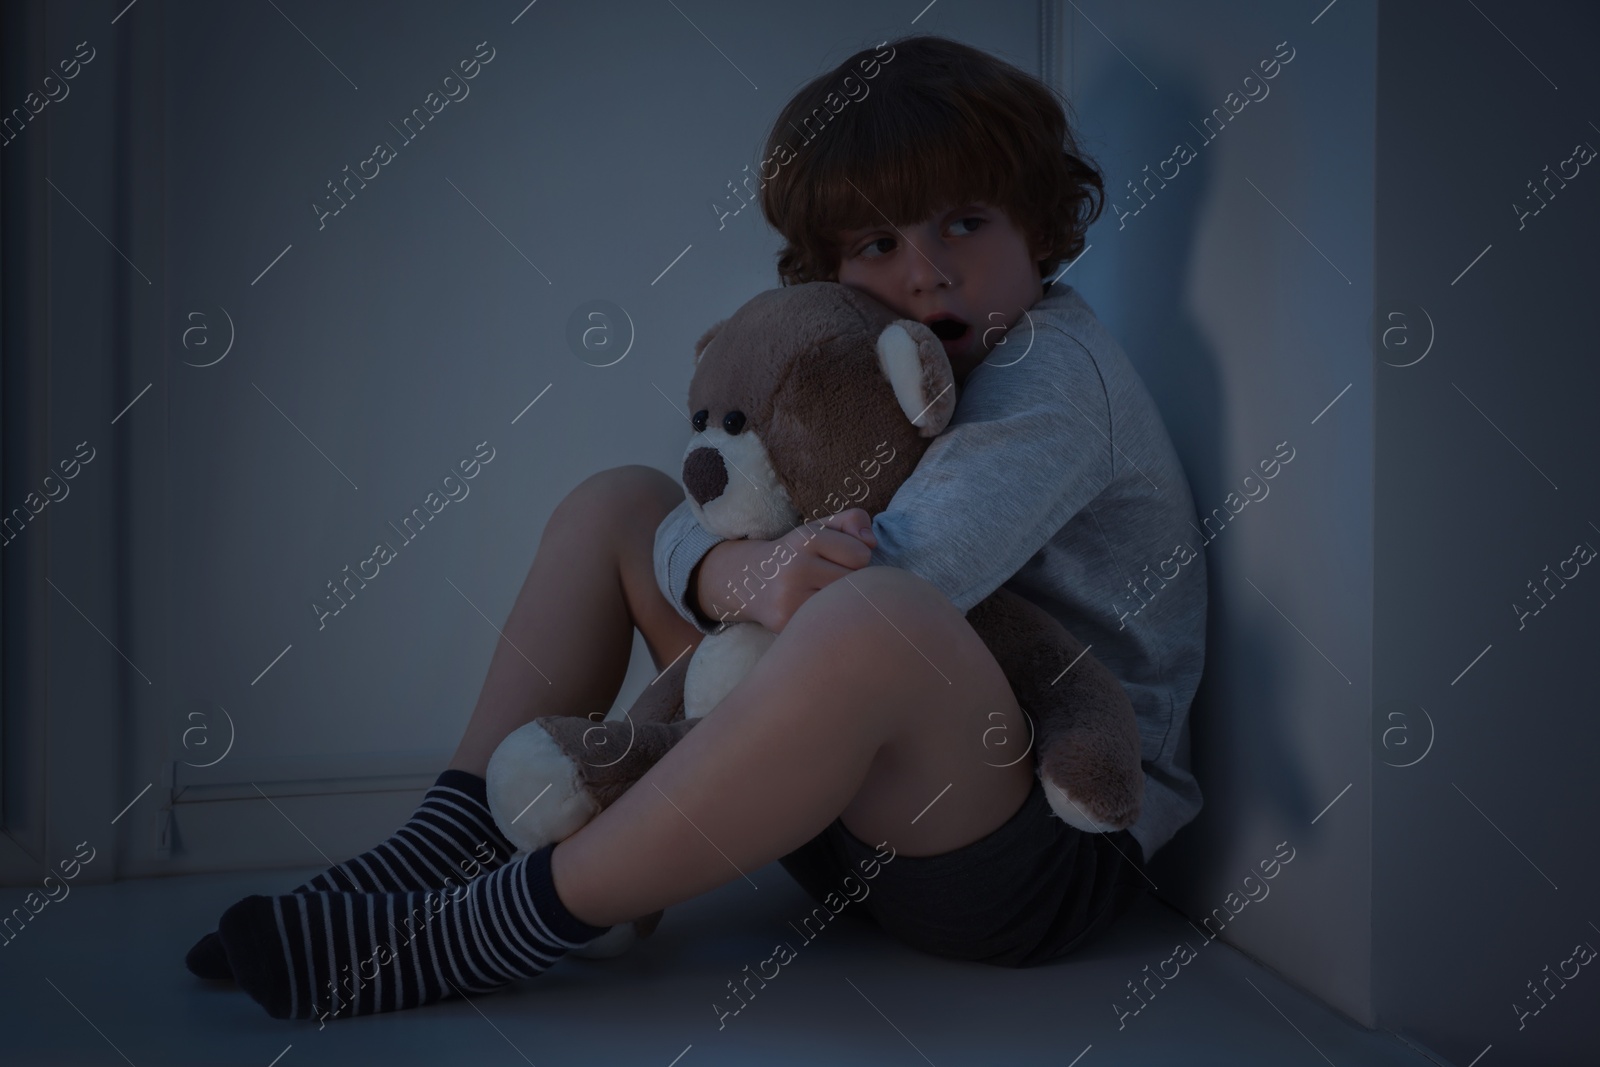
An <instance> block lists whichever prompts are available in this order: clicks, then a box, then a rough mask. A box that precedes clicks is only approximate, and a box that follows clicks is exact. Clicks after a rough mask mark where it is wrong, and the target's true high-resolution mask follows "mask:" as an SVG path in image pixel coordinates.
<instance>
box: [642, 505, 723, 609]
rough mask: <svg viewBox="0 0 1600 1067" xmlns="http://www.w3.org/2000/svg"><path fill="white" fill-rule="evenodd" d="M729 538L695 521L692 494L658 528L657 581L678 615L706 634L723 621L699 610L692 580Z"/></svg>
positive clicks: (656, 549)
mask: <svg viewBox="0 0 1600 1067" xmlns="http://www.w3.org/2000/svg"><path fill="white" fill-rule="evenodd" d="M725 540H727V538H724V537H718V536H717V535H716V534H714V533H710V532H708V531H707V530H706V529H705V527H703V526H701V525H700V524H699V523H698V522H697V521H695V517H694V512H693V511H691V510H690V508H689V498H688V497H685V498H684V499H683V500H682V501H681V502H679V504H678V506H677V507H675V508H673V509H672V510H671V511H669V512H667V517H666V518H664V519H662V520H661V525H660V526H658V527H656V543H655V568H656V584H657V585H658V586H660V587H661V593H662V595H663V596H665V597H666V598H667V600H668V602H670V603H671V604H672V606H673V607H674V608H676V609H677V611H678V614H679V615H682V616H683V617H684V618H685V619H687V620H689V622H690V623H691V624H693V625H694V627H695V629H697V630H699V631H700V632H701V633H703V634H711V633H716V632H717V630H718V629H720V628H721V626H722V623H721V622H720V621H718V620H716V619H708V618H707V617H706V616H704V615H702V614H700V613H699V611H698V610H697V609H698V608H699V607H700V605H699V603H698V602H697V601H696V599H695V596H694V585H693V582H692V579H693V578H694V577H695V576H696V573H697V569H698V567H699V565H700V562H701V561H702V560H704V559H705V557H706V554H707V553H709V552H710V551H711V550H712V549H713V548H714V547H716V546H717V545H719V544H721V543H722V542H723V541H725Z"/></svg>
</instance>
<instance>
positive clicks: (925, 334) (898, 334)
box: [877, 319, 956, 437]
mask: <svg viewBox="0 0 1600 1067" xmlns="http://www.w3.org/2000/svg"><path fill="white" fill-rule="evenodd" d="M877 349H878V368H879V369H880V370H882V371H883V376H884V377H885V378H887V379H888V380H889V385H890V386H892V387H893V389H894V398H895V400H897V401H899V403H900V410H901V411H903V412H905V416H906V418H907V419H908V420H910V422H911V425H913V426H915V427H916V428H917V433H918V434H919V435H920V436H922V437H935V436H937V435H938V434H939V433H940V432H941V431H942V430H943V429H944V428H945V426H946V425H948V424H949V422H950V416H951V415H952V414H954V413H955V409H956V379H955V372H953V371H952V370H951V369H950V357H948V356H946V355H945V352H944V345H942V344H940V343H939V338H938V336H937V335H935V334H934V332H933V331H932V330H930V329H928V327H926V326H924V325H923V324H922V323H920V322H917V321H916V320H915V319H896V320H895V321H894V322H891V323H890V324H889V325H887V326H885V327H884V328H883V332H882V333H880V334H879V335H878V342H877Z"/></svg>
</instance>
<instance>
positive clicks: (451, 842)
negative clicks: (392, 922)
mask: <svg viewBox="0 0 1600 1067" xmlns="http://www.w3.org/2000/svg"><path fill="white" fill-rule="evenodd" d="M486 790H487V785H486V783H485V781H484V779H483V778H482V777H480V776H479V775H476V774H473V773H472V772H471V771H459V770H454V769H446V770H445V771H444V773H442V774H440V775H439V778H438V781H436V782H434V784H433V787H432V788H431V789H429V790H428V792H427V794H426V795H425V796H424V797H423V798H422V803H421V804H420V805H419V806H418V807H417V810H416V811H415V812H413V813H412V815H411V818H409V819H407V820H406V822H405V825H403V826H401V827H400V829H398V830H396V831H395V832H394V834H393V835H392V836H391V837H390V838H389V839H388V840H387V841H384V842H382V843H380V844H378V845H375V846H374V847H372V848H370V849H368V850H367V851H365V852H363V853H361V855H359V856H356V857H354V858H353V859H349V860H346V861H345V862H344V863H340V864H336V865H335V866H333V867H329V868H328V869H327V870H325V871H323V872H322V873H321V874H319V875H317V876H316V877H315V878H313V879H311V880H310V881H309V882H303V883H301V884H300V885H297V886H295V887H294V888H293V889H292V890H290V892H292V893H320V892H331V893H346V892H351V893H399V892H404V891H407V890H424V889H442V888H444V887H445V886H446V885H451V884H456V883H460V882H466V881H470V880H471V879H472V878H475V877H477V876H478V875H479V874H483V873H485V872H488V871H493V870H495V869H497V868H499V867H501V866H502V865H504V864H505V863H506V862H507V861H508V860H510V859H511V856H512V854H513V853H514V852H516V850H517V847H516V846H515V845H513V844H512V843H511V842H510V841H508V840H506V837H505V835H504V834H502V833H501V832H500V830H499V828H498V827H497V826H496V825H495V821H494V816H493V815H492V814H491V813H490V812H489V801H488V794H487V792H486ZM185 963H186V964H187V965H188V967H189V970H190V971H191V972H193V973H194V974H196V975H199V976H200V977H201V978H207V979H211V980H214V981H223V980H226V979H228V978H230V977H232V973H231V971H230V969H229V967H228V958H227V954H226V953H225V952H223V950H222V942H220V941H218V940H217V935H216V934H215V933H210V934H206V935H205V936H204V937H202V938H201V939H200V940H199V941H198V942H196V943H195V945H194V947H193V948H191V949H190V950H189V954H188V956H187V957H185Z"/></svg>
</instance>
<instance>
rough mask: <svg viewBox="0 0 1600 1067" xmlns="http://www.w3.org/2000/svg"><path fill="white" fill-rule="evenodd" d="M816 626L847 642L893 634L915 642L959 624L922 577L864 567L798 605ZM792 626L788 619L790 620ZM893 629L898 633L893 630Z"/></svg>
mask: <svg viewBox="0 0 1600 1067" xmlns="http://www.w3.org/2000/svg"><path fill="white" fill-rule="evenodd" d="M802 613H806V614H808V615H809V616H811V617H813V618H815V620H816V622H817V624H818V625H819V626H821V627H824V628H826V629H827V630H830V631H832V632H834V633H835V634H838V635H839V636H841V637H845V638H847V639H848V640H851V641H854V640H862V641H868V642H871V641H875V640H878V639H883V640H887V639H888V638H891V637H892V638H893V639H894V640H895V641H898V642H901V643H903V642H904V641H906V640H911V642H912V643H913V645H918V644H921V643H922V641H921V639H920V637H918V636H916V635H922V636H925V637H928V638H931V639H934V640H937V639H938V638H939V637H941V636H943V635H946V634H948V633H949V632H950V631H951V630H953V629H956V628H958V627H960V626H964V625H965V622H966V620H965V619H964V618H963V616H962V615H961V613H960V612H959V611H957V610H956V608H955V605H954V604H952V603H950V601H949V600H948V599H947V598H946V597H945V595H944V594H943V593H941V592H940V591H939V589H938V587H936V586H934V585H933V584H932V583H931V582H929V581H928V580H927V579H925V578H922V577H919V576H918V575H916V574H913V573H911V572H910V571H908V570H905V569H903V568H901V567H887V566H878V565H874V566H869V567H863V568H861V569H860V570H858V571H853V572H851V573H850V574H846V575H843V576H841V577H840V578H838V579H837V580H835V581H834V582H832V583H831V584H829V585H827V586H825V587H824V588H822V589H819V590H818V591H817V592H816V593H814V594H812V596H811V598H810V599H809V600H807V601H806V602H805V603H804V604H802V605H801V606H800V610H799V611H797V612H795V615H794V618H795V619H796V620H798V619H799V618H800V617H801V614H802ZM791 625H793V622H791ZM897 631H898V633H897Z"/></svg>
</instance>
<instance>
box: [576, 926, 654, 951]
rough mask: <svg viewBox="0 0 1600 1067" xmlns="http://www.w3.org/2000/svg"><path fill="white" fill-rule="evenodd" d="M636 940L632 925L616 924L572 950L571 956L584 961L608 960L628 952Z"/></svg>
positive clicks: (636, 936) (637, 936) (636, 934)
mask: <svg viewBox="0 0 1600 1067" xmlns="http://www.w3.org/2000/svg"><path fill="white" fill-rule="evenodd" d="M638 939H639V935H638V933H637V932H635V931H634V929H633V923H617V925H615V926H613V927H612V928H611V929H609V930H607V931H606V932H605V933H603V934H601V935H600V936H599V937H597V938H595V939H594V940H593V941H591V942H589V943H588V944H587V945H584V946H583V947H582V948H575V949H573V950H572V952H571V955H574V956H582V957H583V958H584V959H586V960H608V959H611V958H612V957H613V956H620V955H622V954H623V953H624V952H626V951H628V950H629V949H630V948H632V947H633V943H634V942H635V941H637V940H638Z"/></svg>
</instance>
